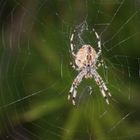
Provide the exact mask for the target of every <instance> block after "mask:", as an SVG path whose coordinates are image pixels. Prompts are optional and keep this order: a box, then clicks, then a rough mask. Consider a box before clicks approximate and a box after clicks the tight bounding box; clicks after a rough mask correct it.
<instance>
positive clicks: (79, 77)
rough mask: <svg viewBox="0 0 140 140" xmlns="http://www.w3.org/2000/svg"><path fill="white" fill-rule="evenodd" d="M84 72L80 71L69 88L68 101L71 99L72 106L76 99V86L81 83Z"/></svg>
mask: <svg viewBox="0 0 140 140" xmlns="http://www.w3.org/2000/svg"><path fill="white" fill-rule="evenodd" d="M85 74H86V71H85V70H82V71H81V72H80V73H79V74H78V75H77V77H76V78H75V79H74V81H73V83H72V86H71V88H70V91H69V94H68V100H70V99H71V98H72V103H73V105H75V98H76V94H77V90H76V89H77V86H78V85H79V84H80V82H81V81H82V79H83V77H84V76H85Z"/></svg>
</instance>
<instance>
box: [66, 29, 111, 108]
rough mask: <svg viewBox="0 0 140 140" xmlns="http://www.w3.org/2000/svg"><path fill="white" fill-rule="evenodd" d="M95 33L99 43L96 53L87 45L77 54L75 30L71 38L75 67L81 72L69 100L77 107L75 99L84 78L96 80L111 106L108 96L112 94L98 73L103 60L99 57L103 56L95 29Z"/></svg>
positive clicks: (74, 83)
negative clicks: (75, 50) (74, 41)
mask: <svg viewBox="0 0 140 140" xmlns="http://www.w3.org/2000/svg"><path fill="white" fill-rule="evenodd" d="M93 31H94V33H95V35H96V38H97V41H98V52H96V51H95V49H94V48H93V47H92V46H91V45H89V44H85V45H83V46H82V47H81V48H80V49H79V50H78V52H77V53H76V54H75V53H74V44H73V38H74V33H75V30H74V33H73V34H72V35H71V38H70V46H71V52H72V55H73V57H74V59H75V64H76V66H75V65H73V67H74V68H75V69H76V70H78V71H79V74H78V75H77V77H76V78H75V79H74V81H73V83H72V86H71V88H70V91H69V95H68V100H69V99H72V103H73V105H75V98H76V94H77V90H76V88H77V86H78V85H79V84H80V82H81V81H82V79H83V77H85V78H92V77H93V78H94V79H95V82H96V83H97V85H98V86H99V88H100V91H101V93H102V95H103V97H104V98H105V100H106V102H107V104H109V100H108V96H110V97H111V94H110V92H109V91H108V88H107V87H106V84H105V82H104V81H103V79H102V77H101V76H100V75H99V74H98V72H97V69H98V67H99V66H100V62H102V60H100V61H99V59H98V58H99V56H100V55H101V40H100V37H99V35H98V34H97V32H96V31H95V30H94V29H93ZM97 62H98V64H97Z"/></svg>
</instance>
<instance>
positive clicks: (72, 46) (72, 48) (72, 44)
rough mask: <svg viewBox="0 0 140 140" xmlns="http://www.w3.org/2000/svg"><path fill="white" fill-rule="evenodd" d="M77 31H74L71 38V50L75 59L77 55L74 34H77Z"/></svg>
mask: <svg viewBox="0 0 140 140" xmlns="http://www.w3.org/2000/svg"><path fill="white" fill-rule="evenodd" d="M75 32H76V31H75V30H74V31H73V33H72V35H71V37H70V48H71V53H72V55H73V57H75V56H76V54H75V53H74V43H73V39H74V34H75Z"/></svg>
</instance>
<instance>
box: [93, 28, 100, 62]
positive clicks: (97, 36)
mask: <svg viewBox="0 0 140 140" xmlns="http://www.w3.org/2000/svg"><path fill="white" fill-rule="evenodd" d="M92 31H93V32H94V33H95V36H96V38H97V44H98V49H99V50H98V52H97V56H96V60H97V59H98V57H99V56H100V55H101V52H102V48H101V38H100V36H99V35H98V33H97V32H96V31H95V29H94V28H93V29H92Z"/></svg>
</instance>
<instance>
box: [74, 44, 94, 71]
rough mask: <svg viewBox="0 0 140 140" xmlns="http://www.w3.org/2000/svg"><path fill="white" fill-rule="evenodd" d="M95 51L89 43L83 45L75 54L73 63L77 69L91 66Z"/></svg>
mask: <svg viewBox="0 0 140 140" xmlns="http://www.w3.org/2000/svg"><path fill="white" fill-rule="evenodd" d="M95 57H96V51H95V49H94V48H93V47H91V46H90V45H83V46H82V47H81V48H80V49H79V51H78V52H77V54H76V59H75V63H76V65H77V66H78V68H79V69H82V68H83V67H87V66H91V65H93V64H94V62H95Z"/></svg>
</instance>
